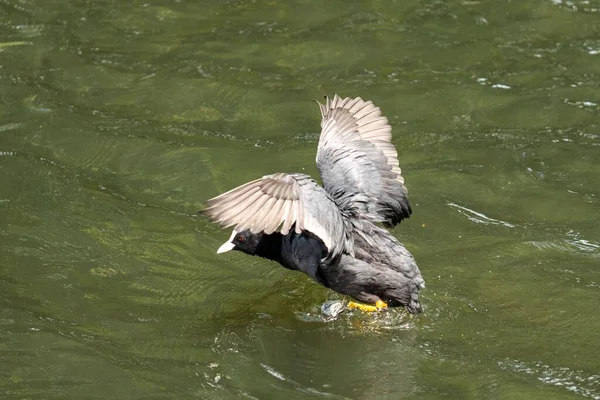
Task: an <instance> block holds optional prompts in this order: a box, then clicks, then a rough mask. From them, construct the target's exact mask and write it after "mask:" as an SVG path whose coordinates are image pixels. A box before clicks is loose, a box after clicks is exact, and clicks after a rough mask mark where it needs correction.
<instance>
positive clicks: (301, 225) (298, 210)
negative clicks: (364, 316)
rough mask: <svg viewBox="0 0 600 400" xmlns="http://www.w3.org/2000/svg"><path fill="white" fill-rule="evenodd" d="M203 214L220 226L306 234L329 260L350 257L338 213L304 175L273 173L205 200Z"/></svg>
mask: <svg viewBox="0 0 600 400" xmlns="http://www.w3.org/2000/svg"><path fill="white" fill-rule="evenodd" d="M203 213H204V214H205V215H207V216H209V217H210V219H211V220H212V221H214V222H217V223H219V224H221V225H222V226H224V227H228V226H233V225H235V230H236V231H238V232H239V231H243V230H246V229H250V231H251V232H253V233H258V232H264V233H265V234H267V235H270V234H272V233H273V232H276V231H279V232H280V233H281V234H283V235H287V234H288V233H289V231H290V229H291V227H292V226H295V231H296V232H297V233H301V232H302V231H309V232H311V233H313V234H314V235H316V236H317V237H319V238H320V239H321V240H322V241H323V243H324V244H325V246H326V247H327V249H328V250H329V256H331V257H333V256H336V255H337V254H340V253H342V252H346V253H349V254H353V239H352V235H351V234H350V233H349V232H348V228H347V226H346V225H347V224H346V222H345V221H344V218H343V217H342V214H341V211H340V210H339V208H338V207H337V205H336V203H335V202H334V200H333V199H332V198H331V196H329V195H328V194H327V192H326V191H325V190H324V189H323V188H322V187H320V186H319V185H317V183H316V182H315V181H314V180H313V179H311V178H310V177H309V176H308V175H304V174H282V173H279V174H273V175H267V176H264V177H262V178H261V179H256V180H254V181H252V182H248V183H246V184H244V185H241V186H239V187H237V188H234V189H232V190H230V191H228V192H226V193H223V194H221V195H219V196H217V197H215V198H212V199H210V200H208V202H207V207H206V208H205V209H204V210H203Z"/></svg>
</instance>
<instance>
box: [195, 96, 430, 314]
mask: <svg viewBox="0 0 600 400" xmlns="http://www.w3.org/2000/svg"><path fill="white" fill-rule="evenodd" d="M325 99H326V101H325V104H321V103H320V102H317V103H318V104H319V108H320V110H321V117H322V119H321V135H320V137H319V143H318V146H317V157H316V162H317V167H318V169H319V172H320V175H321V180H322V182H323V186H320V185H319V184H318V183H317V182H316V181H315V180H314V179H312V178H311V177H310V176H308V175H305V174H301V173H275V174H272V175H266V176H263V177H262V178H260V179H256V180H253V181H251V182H248V183H246V184H243V185H241V186H239V187H236V188H234V189H232V190H230V191H228V192H226V193H223V194H221V195H219V196H217V197H214V198H212V199H210V200H208V201H207V205H206V208H205V209H204V210H203V211H202V213H203V214H205V215H206V216H208V217H209V218H210V220H211V221H213V222H216V223H218V224H220V225H221V226H223V227H231V226H234V229H233V232H232V233H231V236H230V238H229V239H228V240H227V241H226V242H225V243H224V244H223V245H222V246H221V247H219V249H218V250H217V253H224V252H227V251H230V250H238V251H242V252H244V253H247V254H250V255H255V256H259V257H263V258H266V259H269V260H273V261H276V262H278V263H279V264H281V265H282V266H283V267H285V268H287V269H290V270H296V271H301V272H304V273H305V274H307V275H308V276H309V277H311V278H312V279H313V280H315V281H316V282H318V283H320V284H321V285H323V286H325V287H327V288H329V289H332V290H334V291H336V292H338V293H341V294H343V295H348V296H350V297H352V298H354V299H355V300H357V301H358V302H355V301H350V302H349V303H348V304H347V307H348V308H350V309H359V310H362V311H366V312H373V311H380V310H383V309H386V308H388V307H399V306H404V307H405V308H406V309H407V310H408V312H410V313H411V314H417V313H420V312H421V311H422V307H421V303H420V301H419V293H420V290H421V289H422V288H424V287H425V281H424V280H423V277H422V276H421V272H420V271H419V268H418V266H417V263H416V262H415V259H414V258H413V256H412V255H411V254H410V252H409V251H408V250H407V249H406V248H405V247H404V246H403V245H402V244H401V243H400V242H399V241H398V239H396V238H395V237H394V236H393V235H392V234H391V233H390V232H389V231H388V230H387V229H385V227H387V228H391V227H393V226H395V225H397V224H399V223H400V222H401V221H402V220H403V219H405V218H409V217H410V215H411V213H412V209H411V207H410V203H409V201H408V198H407V189H406V186H405V184H404V178H403V176H402V174H401V169H400V166H399V162H398V153H397V152H396V148H395V147H394V145H393V144H392V143H391V138H392V128H391V126H390V124H389V122H388V120H387V118H386V117H385V116H383V115H382V114H381V110H380V108H379V107H377V106H375V105H374V104H373V102H371V101H365V100H363V99H362V98H360V97H356V98H353V99H352V98H348V97H346V98H341V97H340V96H338V95H337V94H336V95H335V96H334V97H333V99H330V98H327V97H326V98H325Z"/></svg>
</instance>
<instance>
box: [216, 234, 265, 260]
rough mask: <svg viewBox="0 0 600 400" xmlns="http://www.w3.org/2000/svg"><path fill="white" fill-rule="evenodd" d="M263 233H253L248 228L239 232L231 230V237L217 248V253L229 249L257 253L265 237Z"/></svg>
mask: <svg viewBox="0 0 600 400" xmlns="http://www.w3.org/2000/svg"><path fill="white" fill-rule="evenodd" d="M263 235H264V234H263V233H262V232H260V233H252V232H250V230H248V229H246V230H244V231H241V232H238V231H236V230H235V229H234V230H233V232H231V237H230V238H229V240H228V241H226V242H225V243H223V244H222V245H221V247H219V249H218V250H217V253H218V254H220V253H225V252H227V251H229V250H239V251H243V252H244V253H246V254H253V255H254V254H256V252H257V248H258V245H259V243H260V241H261V239H262V237H263Z"/></svg>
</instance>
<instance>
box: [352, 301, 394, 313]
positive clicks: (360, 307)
mask: <svg viewBox="0 0 600 400" xmlns="http://www.w3.org/2000/svg"><path fill="white" fill-rule="evenodd" d="M387 307H388V305H387V303H386V302H384V301H381V300H377V303H375V305H374V306H370V305H368V304H360V303H355V302H353V301H351V302H349V303H348V308H349V309H350V310H360V311H364V312H377V311H381V310H385V309H386V308H387Z"/></svg>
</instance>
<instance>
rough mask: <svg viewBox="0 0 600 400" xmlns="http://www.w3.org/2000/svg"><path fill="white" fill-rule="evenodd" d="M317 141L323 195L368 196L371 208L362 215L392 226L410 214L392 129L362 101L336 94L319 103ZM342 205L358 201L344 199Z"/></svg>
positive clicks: (376, 109)
mask: <svg viewBox="0 0 600 400" xmlns="http://www.w3.org/2000/svg"><path fill="white" fill-rule="evenodd" d="M319 109H320V111H321V116H322V120H321V137H320V138H319V146H318V150H317V166H318V167H319V172H320V173H321V178H322V179H323V186H324V188H325V190H326V191H327V192H328V193H329V194H330V195H331V196H332V197H334V199H335V198H336V196H338V197H339V196H340V194H343V193H356V194H357V197H356V198H357V199H358V198H360V199H361V204H363V203H364V200H362V199H363V197H360V196H358V194H361V195H367V196H368V198H369V199H371V201H372V202H373V203H374V204H375V205H373V204H372V205H369V207H368V208H369V210H367V211H364V210H363V216H364V217H366V218H369V219H372V220H374V221H383V222H385V223H387V224H389V225H395V224H397V223H399V222H400V221H402V219H404V218H408V217H409V216H410V214H411V208H410V204H409V202H408V198H407V190H406V187H405V186H404V178H403V177H402V170H401V169H400V165H399V162H398V153H397V151H396V148H395V147H394V145H393V144H392V143H391V138H392V127H391V126H390V124H389V123H388V119H387V118H386V117H385V116H383V115H382V114H381V110H380V108H379V107H377V106H376V105H375V104H373V102H371V101H365V100H363V99H362V98H360V97H356V98H354V99H350V98H348V97H346V98H344V99H342V98H341V97H340V96H338V95H337V94H336V95H335V96H333V99H330V98H327V99H326V101H325V104H320V103H319ZM344 202H345V206H347V207H350V208H352V207H353V206H356V205H357V204H355V203H356V202H354V203H353V202H352V201H349V200H348V196H344Z"/></svg>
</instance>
